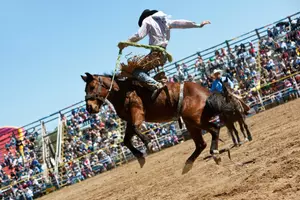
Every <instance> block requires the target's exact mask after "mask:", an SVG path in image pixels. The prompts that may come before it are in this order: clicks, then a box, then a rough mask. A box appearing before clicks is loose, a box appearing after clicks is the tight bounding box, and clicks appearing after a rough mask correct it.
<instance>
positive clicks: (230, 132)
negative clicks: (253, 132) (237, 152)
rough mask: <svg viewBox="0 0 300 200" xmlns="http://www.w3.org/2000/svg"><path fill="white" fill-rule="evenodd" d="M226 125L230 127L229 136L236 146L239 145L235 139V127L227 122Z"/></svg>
mask: <svg viewBox="0 0 300 200" xmlns="http://www.w3.org/2000/svg"><path fill="white" fill-rule="evenodd" d="M225 125H226V128H227V129H228V132H229V136H230V137H231V139H232V142H233V145H234V146H237V145H238V142H237V141H236V139H235V137H234V135H233V128H232V126H231V125H229V124H226V123H225Z"/></svg>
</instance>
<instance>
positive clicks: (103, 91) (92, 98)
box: [81, 73, 119, 114]
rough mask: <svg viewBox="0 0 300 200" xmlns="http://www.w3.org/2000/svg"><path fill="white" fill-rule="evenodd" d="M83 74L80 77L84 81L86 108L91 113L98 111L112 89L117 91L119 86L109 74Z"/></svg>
mask: <svg viewBox="0 0 300 200" xmlns="http://www.w3.org/2000/svg"><path fill="white" fill-rule="evenodd" d="M85 74H86V76H81V78H82V80H83V81H84V82H85V83H86V86H85V93H86V96H85V102H86V110H87V111H88V112H89V113H91V114H93V113H98V112H99V111H100V108H101V106H102V105H103V104H104V103H105V101H106V100H107V98H108V96H109V95H110V93H111V92H112V90H113V91H118V90H119V87H118V85H117V84H116V82H115V81H113V80H112V77H111V76H105V75H92V74H90V73H85Z"/></svg>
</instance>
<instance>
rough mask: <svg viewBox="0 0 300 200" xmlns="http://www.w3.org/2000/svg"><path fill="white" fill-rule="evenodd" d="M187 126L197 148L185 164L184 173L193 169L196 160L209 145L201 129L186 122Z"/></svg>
mask: <svg viewBox="0 0 300 200" xmlns="http://www.w3.org/2000/svg"><path fill="white" fill-rule="evenodd" d="M186 127H187V129H188V131H189V133H190V135H191V137H192V139H193V140H194V143H195V147H196V149H195V151H194V152H193V154H192V155H191V156H190V157H189V158H188V159H187V161H186V163H185V166H184V168H183V170H182V174H185V173H187V172H188V171H190V170H191V169H192V167H193V163H194V161H195V160H196V158H197V157H198V156H199V155H200V153H201V152H202V151H203V150H204V149H205V147H206V146H207V145H206V142H205V141H204V139H203V136H202V133H201V129H198V128H196V127H193V126H191V125H190V124H188V123H186Z"/></svg>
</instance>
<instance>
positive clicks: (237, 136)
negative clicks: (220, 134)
mask: <svg viewBox="0 0 300 200" xmlns="http://www.w3.org/2000/svg"><path fill="white" fill-rule="evenodd" d="M232 128H233V131H234V134H235V136H236V139H237V142H238V144H239V145H241V144H242V142H241V139H240V136H239V132H238V131H237V130H236V128H235V126H234V123H232Z"/></svg>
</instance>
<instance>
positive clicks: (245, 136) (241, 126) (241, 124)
mask: <svg viewBox="0 0 300 200" xmlns="http://www.w3.org/2000/svg"><path fill="white" fill-rule="evenodd" d="M238 123H239V126H240V130H241V132H242V133H243V136H244V139H245V141H247V140H248V138H247V135H246V133H245V129H244V124H243V122H242V121H241V120H238Z"/></svg>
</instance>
